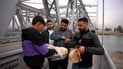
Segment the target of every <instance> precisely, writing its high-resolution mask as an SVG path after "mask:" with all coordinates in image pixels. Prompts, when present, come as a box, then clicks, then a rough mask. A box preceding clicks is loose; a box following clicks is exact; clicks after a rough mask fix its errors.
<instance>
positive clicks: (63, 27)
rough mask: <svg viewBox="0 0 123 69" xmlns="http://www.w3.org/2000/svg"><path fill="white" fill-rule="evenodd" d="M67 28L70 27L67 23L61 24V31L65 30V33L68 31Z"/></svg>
mask: <svg viewBox="0 0 123 69" xmlns="http://www.w3.org/2000/svg"><path fill="white" fill-rule="evenodd" d="M67 26H68V25H67V24H66V23H64V22H62V23H61V30H63V31H64V30H66V29H67Z"/></svg>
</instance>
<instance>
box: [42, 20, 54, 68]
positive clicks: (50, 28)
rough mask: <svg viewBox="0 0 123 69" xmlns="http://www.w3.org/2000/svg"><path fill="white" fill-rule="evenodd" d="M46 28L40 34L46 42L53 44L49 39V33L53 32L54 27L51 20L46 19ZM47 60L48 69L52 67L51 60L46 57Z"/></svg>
mask: <svg viewBox="0 0 123 69" xmlns="http://www.w3.org/2000/svg"><path fill="white" fill-rule="evenodd" d="M46 25H47V29H46V30H44V31H43V32H42V33H41V35H42V36H43V40H44V41H45V42H46V43H48V44H51V45H53V43H54V40H51V39H50V35H51V34H52V33H53V31H54V29H53V27H54V25H53V22H52V21H51V20H47V24H46ZM48 62H49V69H53V65H52V64H53V62H52V61H51V59H48Z"/></svg>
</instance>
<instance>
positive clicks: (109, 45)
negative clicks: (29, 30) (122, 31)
mask: <svg viewBox="0 0 123 69" xmlns="http://www.w3.org/2000/svg"><path fill="white" fill-rule="evenodd" d="M98 36H99V38H100V39H101V38H102V35H98ZM104 46H105V47H106V49H107V50H108V51H110V52H116V51H121V52H123V36H116V35H104Z"/></svg>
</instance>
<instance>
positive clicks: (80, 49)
mask: <svg viewBox="0 0 123 69" xmlns="http://www.w3.org/2000/svg"><path fill="white" fill-rule="evenodd" d="M78 49H79V52H80V53H81V54H83V53H84V52H85V47H84V46H80V47H79V48H78Z"/></svg>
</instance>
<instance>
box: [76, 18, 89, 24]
mask: <svg viewBox="0 0 123 69" xmlns="http://www.w3.org/2000/svg"><path fill="white" fill-rule="evenodd" d="M79 21H84V22H87V23H88V19H87V18H86V17H83V18H80V19H79V20H78V22H79Z"/></svg>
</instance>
